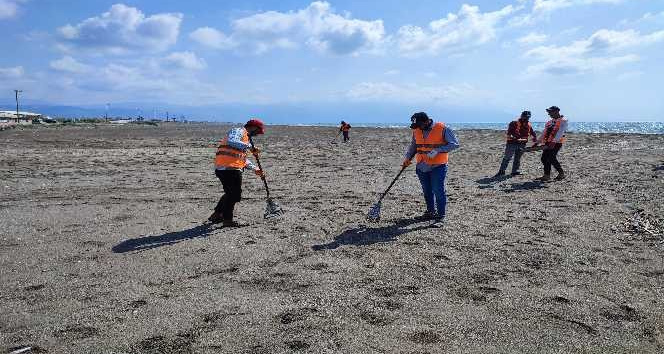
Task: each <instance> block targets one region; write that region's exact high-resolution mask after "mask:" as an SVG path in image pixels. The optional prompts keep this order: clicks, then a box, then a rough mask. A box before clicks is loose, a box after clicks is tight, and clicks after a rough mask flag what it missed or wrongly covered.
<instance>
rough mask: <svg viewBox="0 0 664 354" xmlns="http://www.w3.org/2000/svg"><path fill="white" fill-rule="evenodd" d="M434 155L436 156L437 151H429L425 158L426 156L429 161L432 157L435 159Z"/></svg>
mask: <svg viewBox="0 0 664 354" xmlns="http://www.w3.org/2000/svg"><path fill="white" fill-rule="evenodd" d="M436 155H438V151H436V150H431V151H429V153H428V154H427V156H428V157H429V158H430V159H433V158H434V157H436Z"/></svg>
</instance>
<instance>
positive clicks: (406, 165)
mask: <svg viewBox="0 0 664 354" xmlns="http://www.w3.org/2000/svg"><path fill="white" fill-rule="evenodd" d="M408 166H410V159H405V160H403V162H402V163H401V167H403V168H406V167H408Z"/></svg>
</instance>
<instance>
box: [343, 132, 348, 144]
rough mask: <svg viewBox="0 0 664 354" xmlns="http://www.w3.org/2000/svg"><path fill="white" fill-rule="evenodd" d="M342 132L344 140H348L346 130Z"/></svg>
mask: <svg viewBox="0 0 664 354" xmlns="http://www.w3.org/2000/svg"><path fill="white" fill-rule="evenodd" d="M343 134H344V142H345V141H348V140H349V138H348V132H343Z"/></svg>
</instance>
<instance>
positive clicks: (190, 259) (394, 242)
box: [0, 124, 664, 353]
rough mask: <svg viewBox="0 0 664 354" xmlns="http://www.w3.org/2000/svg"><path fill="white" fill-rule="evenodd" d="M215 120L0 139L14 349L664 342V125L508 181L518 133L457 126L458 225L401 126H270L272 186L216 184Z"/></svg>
mask: <svg viewBox="0 0 664 354" xmlns="http://www.w3.org/2000/svg"><path fill="white" fill-rule="evenodd" d="M227 128H228V127H225V126H221V125H204V124H192V125H182V124H179V125H175V124H162V125H160V126H159V127H151V126H117V127H116V126H113V127H111V126H82V127H66V128H47V127H42V128H38V129H27V130H20V129H15V130H11V131H4V132H2V133H0V181H1V183H0V190H1V191H2V193H0V277H1V281H0V304H1V306H0V352H3V353H4V352H11V351H13V350H20V349H21V348H25V347H32V348H34V350H33V352H40V353H287V352H298V353H300V352H301V353H374V352H377V353H381V352H384V353H394V352H397V353H443V352H451V353H462V352H463V353H473V352H475V353H489V352H491V353H493V352H523V353H570V352H583V353H625V352H630V353H662V352H664V300H663V299H664V286H663V285H662V284H664V261H663V257H664V234H663V231H664V224H663V220H662V219H663V216H664V209H663V208H664V207H663V204H662V200H663V199H664V198H663V196H664V150H663V149H664V136H661V135H659V136H655V135H621V134H607V135H591V134H570V137H569V142H568V144H567V145H566V146H565V147H564V148H563V150H562V151H561V153H560V160H561V162H562V163H563V165H564V166H565V168H567V170H568V178H567V179H566V180H564V181H562V182H550V183H540V182H536V181H534V178H535V177H538V176H539V175H540V173H541V166H540V164H539V156H540V153H537V152H533V153H529V154H527V155H524V159H523V172H524V175H522V176H517V177H509V176H507V177H504V178H499V179H492V178H491V177H490V176H493V175H494V174H495V172H496V169H497V167H498V164H499V162H500V158H501V157H502V150H503V148H504V146H503V142H502V139H503V133H502V132H492V131H460V132H458V135H459V139H460V141H461V145H462V148H461V149H460V150H459V151H457V152H455V153H454V154H453V155H452V156H451V158H450V161H451V163H450V170H449V174H448V176H449V177H448V180H447V190H448V192H449V209H448V214H447V218H446V220H445V221H444V223H443V225H442V227H438V228H432V227H430V222H416V221H415V220H413V217H414V216H416V215H419V214H420V213H421V212H422V211H423V209H424V207H423V201H422V200H421V194H420V186H419V183H418V182H417V178H416V176H415V173H414V170H413V167H409V169H408V170H406V171H405V172H404V174H403V176H402V177H401V179H400V180H399V181H398V182H397V183H396V184H395V186H394V188H393V189H392V191H391V192H390V194H389V195H388V197H387V198H386V199H385V200H384V201H383V203H382V209H381V220H380V222H379V223H376V224H371V223H368V222H367V221H366V219H365V217H366V215H367V211H368V209H369V207H370V206H371V205H372V204H374V203H375V202H376V201H377V198H378V195H379V193H381V192H382V191H383V190H384V189H385V188H386V186H387V185H388V184H389V182H390V181H391V180H392V178H394V176H395V175H396V173H397V172H398V170H399V165H400V162H401V160H402V152H403V150H404V148H405V146H406V144H407V143H408V142H409V141H410V135H409V134H410V133H409V130H407V129H363V128H358V129H353V130H352V132H351V139H352V140H351V142H350V143H347V144H343V143H339V144H330V139H331V138H332V137H333V136H334V134H335V133H336V131H335V129H334V128H311V127H298V128H288V127H269V129H268V133H267V134H266V135H265V136H261V137H258V138H257V139H256V144H257V145H258V146H259V147H260V148H261V149H262V150H264V153H263V155H262V158H261V163H263V165H264V168H265V170H266V172H267V178H268V182H269V185H270V192H271V195H272V196H273V197H274V200H275V202H277V203H278V204H279V205H280V206H281V207H282V208H283V209H284V211H285V214H284V215H282V216H280V217H278V218H274V219H269V220H264V219H263V213H264V210H265V206H266V204H265V199H264V198H265V193H264V191H263V189H262V188H263V185H262V183H261V181H260V180H259V179H258V178H256V176H254V175H253V174H251V173H246V174H245V183H244V195H243V197H244V200H243V201H242V202H241V203H240V204H239V205H238V208H237V220H238V221H239V222H240V223H241V225H242V226H241V227H237V228H223V227H219V226H211V225H202V221H204V220H205V219H206V218H207V217H208V216H209V214H210V212H211V209H212V207H213V206H214V204H215V203H216V201H217V199H218V198H219V196H220V195H221V186H220V184H219V182H218V181H217V180H216V178H215V177H214V174H213V173H212V169H211V167H212V166H211V161H212V157H213V155H214V149H213V148H210V147H209V145H210V143H212V144H214V142H215V141H216V140H217V139H219V137H220V136H221V135H222V134H223V132H225V130H226V129H227Z"/></svg>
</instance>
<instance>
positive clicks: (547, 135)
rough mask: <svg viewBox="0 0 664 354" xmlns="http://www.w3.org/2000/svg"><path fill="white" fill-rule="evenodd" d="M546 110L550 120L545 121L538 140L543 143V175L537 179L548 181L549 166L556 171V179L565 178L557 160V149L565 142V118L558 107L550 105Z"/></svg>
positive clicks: (549, 176)
mask: <svg viewBox="0 0 664 354" xmlns="http://www.w3.org/2000/svg"><path fill="white" fill-rule="evenodd" d="M546 112H547V113H548V114H549V117H551V120H549V121H548V122H546V125H545V126H544V131H543V132H542V135H541V136H540V139H539V142H540V143H542V144H544V150H543V152H542V164H543V165H544V175H543V176H542V177H540V178H538V180H540V181H548V180H550V179H551V166H553V167H554V168H555V169H556V171H558V176H556V178H555V179H556V181H560V180H562V179H564V178H565V171H563V167H562V166H560V162H558V151H560V148H562V147H563V143H564V142H565V132H566V131H567V119H565V117H564V116H562V115H561V114H560V108H558V107H556V106H551V107H549V108H547V109H546Z"/></svg>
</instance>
